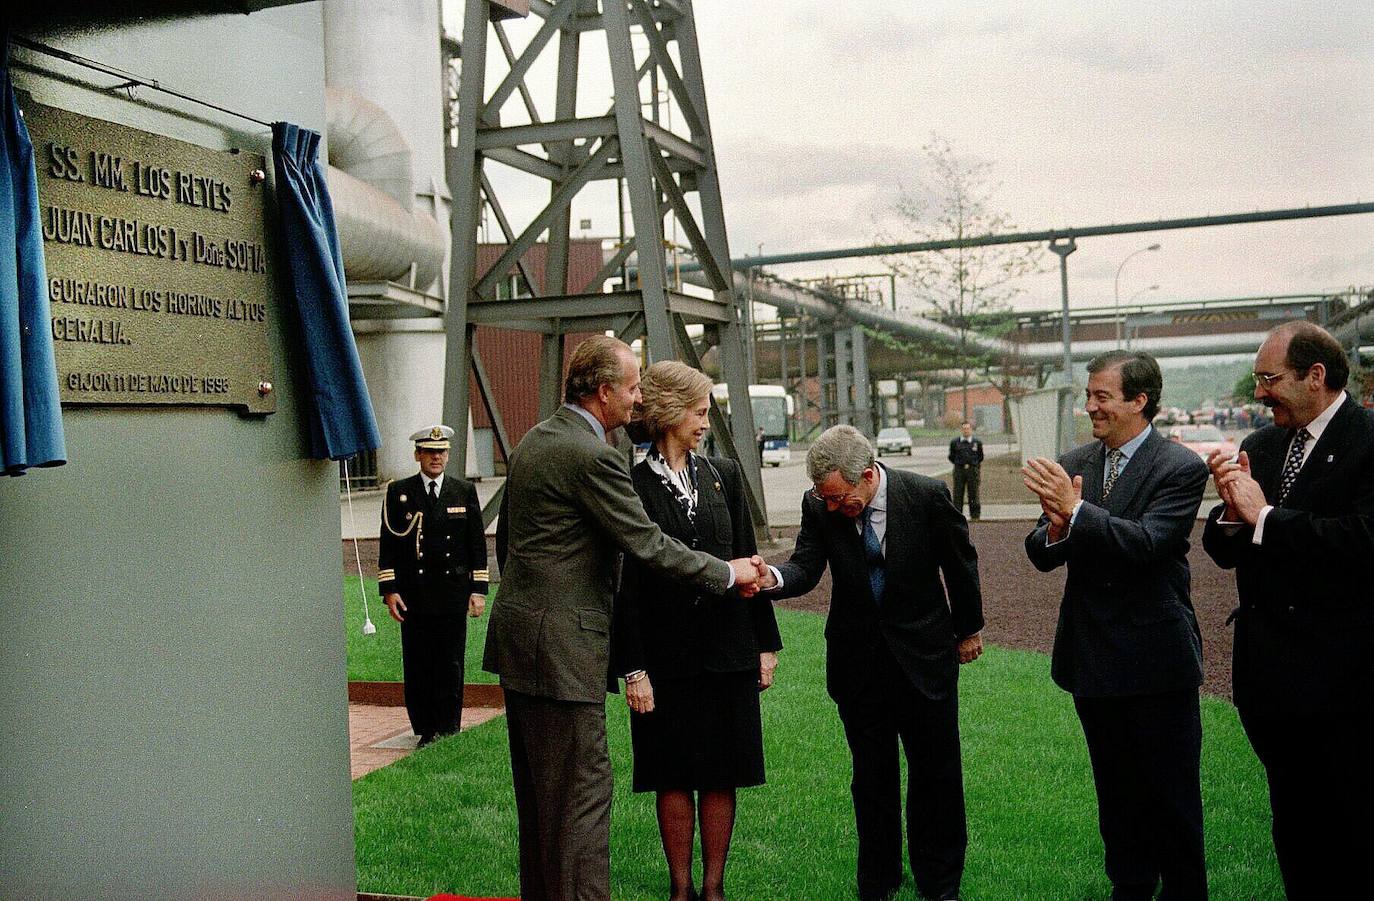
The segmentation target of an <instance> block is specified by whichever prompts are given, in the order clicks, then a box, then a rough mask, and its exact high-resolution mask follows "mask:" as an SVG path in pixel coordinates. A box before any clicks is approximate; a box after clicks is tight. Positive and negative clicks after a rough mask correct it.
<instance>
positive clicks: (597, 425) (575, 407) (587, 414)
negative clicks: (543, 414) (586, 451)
mask: <svg viewBox="0 0 1374 901" xmlns="http://www.w3.org/2000/svg"><path fill="white" fill-rule="evenodd" d="M563 406H565V407H567V408H568V409H569V410H572V411H573V412H574V413H576V414H577V415H578V416H581V417H582V418H583V419H585V420H587V422H589V423H591V425H592V431H593V432H596V437H597V438H600V439H601V440H602V441H605V440H606V427H605V426H604V425H602V424H601V420H599V419H597V418H596V417H595V416H593V415H592V414H591V411H590V410H588V409H587V408H586V407H584V406H582V405H581V404H564V405H563Z"/></svg>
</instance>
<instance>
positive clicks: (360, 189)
mask: <svg viewBox="0 0 1374 901" xmlns="http://www.w3.org/2000/svg"><path fill="white" fill-rule="evenodd" d="M325 103H326V105H325V113H326V117H327V121H328V126H327V127H328V133H329V169H328V179H329V193H330V195H331V197H332V199H333V202H334V218H335V221H336V224H337V225H338V229H339V243H340V245H341V247H342V250H343V258H344V270H345V274H346V275H347V276H348V278H350V279H354V280H357V281H373V282H375V281H403V282H407V283H410V282H411V275H410V273H411V267H412V266H414V267H415V277H414V281H413V284H414V285H416V286H419V287H424V286H427V285H430V284H431V283H433V282H434V281H435V279H437V278H438V277H439V273H440V271H441V269H442V267H443V262H444V253H445V251H446V249H447V248H446V244H447V240H446V237H445V234H444V231H443V229H442V228H441V227H440V225H439V223H438V221H437V220H436V219H435V218H434V217H433V216H432V215H430V214H429V213H427V212H424V211H421V210H413V209H412V208H411V207H412V203H413V198H414V193H413V188H412V183H413V172H412V162H411V152H410V144H409V143H408V142H407V141H406V139H405V136H404V135H402V134H401V132H400V130H399V129H398V128H397V127H396V124H395V123H394V122H393V121H392V120H391V117H390V116H388V115H387V114H386V112H385V111H384V110H383V109H382V108H381V107H379V106H377V105H376V104H375V103H372V102H371V101H368V100H365V99H364V98H362V97H360V96H358V95H357V94H354V93H352V92H350V91H344V90H339V89H336V88H330V89H329V90H328V92H327V94H326V96H325Z"/></svg>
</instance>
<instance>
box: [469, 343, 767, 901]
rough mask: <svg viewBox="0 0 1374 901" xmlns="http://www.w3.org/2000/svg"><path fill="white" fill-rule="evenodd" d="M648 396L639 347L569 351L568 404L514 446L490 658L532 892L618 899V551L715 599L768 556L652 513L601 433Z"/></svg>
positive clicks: (752, 588)
mask: <svg viewBox="0 0 1374 901" xmlns="http://www.w3.org/2000/svg"><path fill="white" fill-rule="evenodd" d="M639 399H640V395H639V361H638V359H637V358H636V357H635V355H634V352H633V351H631V350H630V348H629V346H628V345H626V344H625V343H623V342H621V341H618V340H616V339H615V338H608V337H606V336H603V335H598V336H596V337H593V338H589V339H588V340H586V341H584V342H583V343H582V344H580V345H579V346H578V348H577V350H576V351H575V352H574V353H573V356H572V360H571V362H570V365H569V369H568V377H567V380H566V382H565V385H564V400H565V403H564V405H563V406H562V407H561V408H560V409H559V410H558V411H557V412H556V413H554V415H553V416H550V417H549V418H548V419H546V420H544V421H543V422H541V423H539V424H538V425H536V426H535V427H534V428H533V429H531V430H530V431H529V433H528V434H526V435H525V437H524V438H523V439H522V440H521V441H520V444H519V446H518V447H516V449H515V452H514V453H513V454H512V455H511V460H510V466H509V470H508V473H507V479H506V490H505V494H504V496H503V498H502V501H501V518H500V523H499V525H498V527H497V533H496V555H497V560H498V562H499V563H500V565H501V577H502V578H501V587H500V589H499V591H498V593H497V595H496V600H495V602H494V604H493V607H492V615H491V625H490V627H489V628H488V631H487V644H486V650H485V653H484V655H483V659H482V666H483V668H484V669H486V670H487V671H488V672H492V673H495V674H497V675H499V676H500V677H501V686H502V688H503V689H504V691H505V699H506V727H507V729H508V732H509V737H510V755H511V774H512V778H513V779H514V782H515V802H516V807H517V812H518V815H519V819H520V897H521V898H522V899H524V901H574V899H576V901H600V899H608V898H609V897H610V819H611V762H610V756H609V754H608V753H607V749H606V708H605V701H606V692H607V690H608V689H609V690H611V691H614V690H615V682H614V680H613V678H612V677H611V675H610V632H611V602H612V595H613V593H614V591H615V587H616V586H615V581H616V573H617V563H618V560H619V557H620V554H621V553H622V552H623V553H626V554H630V555H631V556H633V557H635V558H636V559H637V560H639V561H641V562H642V563H643V564H644V565H645V566H648V567H649V568H651V569H653V570H654V571H656V572H658V573H661V574H662V575H664V576H667V577H669V578H673V579H678V580H681V581H684V582H689V583H691V584H694V585H697V586H700V587H701V588H702V589H704V590H706V591H708V592H710V593H713V594H723V593H725V592H726V591H727V590H729V589H730V588H732V587H734V588H735V589H736V590H737V591H738V593H739V594H740V595H752V594H754V593H755V592H756V591H757V584H758V578H759V572H758V570H759V568H760V567H761V566H762V562H763V561H762V560H760V559H759V558H757V557H755V558H752V559H748V558H742V559H739V560H733V561H730V562H729V563H726V562H725V561H723V560H719V559H717V558H715V557H712V556H710V555H709V554H703V553H700V552H698V551H694V550H691V549H690V548H688V547H687V546H685V545H683V544H682V543H680V542H678V541H675V540H674V539H672V538H669V537H667V536H666V535H664V534H663V532H662V531H660V530H659V527H658V526H657V525H655V524H654V523H653V522H652V521H651V520H650V519H649V517H648V515H647V514H646V513H645V512H644V507H643V505H642V504H641V503H640V500H639V497H638V495H636V494H635V491H634V487H633V484H632V483H631V480H630V472H629V469H628V468H627V466H626V460H625V456H624V454H622V453H621V452H620V451H618V450H616V449H615V448H613V447H611V446H610V445H608V444H607V443H606V440H605V438H606V434H607V433H608V432H610V431H612V430H614V429H616V428H619V427H620V426H623V425H625V424H626V423H627V422H629V421H630V413H631V411H632V410H633V408H634V405H635V403H637V402H638V401H639Z"/></svg>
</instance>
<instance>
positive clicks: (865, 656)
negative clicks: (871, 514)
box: [769, 467, 983, 703]
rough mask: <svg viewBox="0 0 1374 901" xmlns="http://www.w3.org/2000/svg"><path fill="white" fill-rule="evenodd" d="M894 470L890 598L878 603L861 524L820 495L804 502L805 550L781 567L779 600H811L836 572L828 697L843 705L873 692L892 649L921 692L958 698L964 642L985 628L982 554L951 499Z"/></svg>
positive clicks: (828, 634)
mask: <svg viewBox="0 0 1374 901" xmlns="http://www.w3.org/2000/svg"><path fill="white" fill-rule="evenodd" d="M884 470H885V471H886V473H887V532H886V536H885V539H886V540H885V544H886V548H885V551H884V560H885V562H886V569H887V572H886V579H885V581H884V588H883V596H882V598H880V599H879V598H874V597H873V589H872V588H871V587H870V584H869V580H868V564H867V562H866V561H865V559H864V550H863V539H862V538H861V537H860V535H859V530H858V526H857V525H856V521H855V520H854V519H851V518H849V517H847V516H845V515H844V514H842V513H839V512H834V513H832V512H829V511H827V510H826V508H825V502H824V501H820V500H818V499H816V498H814V497H812V496H811V494H810V493H807V494H806V495H805V496H804V497H803V498H802V525H801V532H800V533H799V534H798V535H797V546H796V550H795V551H793V553H792V557H791V559H789V560H788V561H787V562H786V563H784V564H783V565H782V566H780V567H778V569H779V571H780V572H781V573H782V577H783V587H782V589H781V590H779V591H776V592H770V593H769V596H770V597H796V596H798V595H803V594H806V593H807V592H808V591H810V590H811V589H812V588H814V587H815V586H816V582H817V581H819V580H820V577H821V573H823V572H824V571H825V568H826V566H827V565H828V566H829V567H830V577H831V580H832V581H833V588H834V590H833V593H832V594H831V598H830V613H829V615H828V616H827V617H826V622H825V641H826V688H827V690H828V691H829V692H830V696H831V697H832V698H833V699H834V700H835V701H836V702H840V703H843V702H844V701H845V700H847V699H849V698H852V697H854V696H855V695H857V694H858V693H859V692H861V691H863V690H864V688H865V686H866V685H867V683H868V681H869V679H870V678H871V676H872V673H873V656H874V652H875V650H876V649H878V648H879V647H880V646H881V645H884V644H885V645H886V646H887V648H888V650H889V651H891V653H892V656H893V657H894V658H895V659H896V660H897V663H898V665H899V666H901V668H902V671H903V672H904V673H906V676H907V678H908V679H909V680H910V681H911V684H912V685H913V686H914V687H915V688H916V690H918V691H920V692H921V693H922V694H923V695H925V696H926V697H929V698H932V699H935V700H940V699H942V698H944V697H946V696H948V694H949V693H950V692H952V691H954V690H955V689H956V688H957V686H958V681H959V672H958V671H959V660H958V654H957V652H956V645H957V644H958V641H959V640H960V639H962V638H967V637H968V636H970V635H973V634H974V633H976V632H978V631H979V630H980V629H982V628H983V599H982V594H981V591H980V589H979V586H978V552H977V551H975V550H974V549H973V545H972V544H971V543H970V542H969V537H968V523H967V522H966V521H965V520H964V517H963V515H962V514H961V513H960V512H959V511H958V510H956V509H954V504H953V503H951V501H950V497H949V489H948V488H947V487H946V486H945V484H944V483H943V482H939V481H936V480H935V479H930V478H926V477H925V476H921V475H916V474H914V473H909V472H904V471H902V470H897V469H892V468H890V467H884ZM941 576H943V577H944V583H943V584H941V581H940V579H941ZM946 588H948V592H949V593H948V596H946V593H945V592H946Z"/></svg>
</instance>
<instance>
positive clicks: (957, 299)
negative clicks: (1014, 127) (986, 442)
mask: <svg viewBox="0 0 1374 901" xmlns="http://www.w3.org/2000/svg"><path fill="white" fill-rule="evenodd" d="M921 149H922V152H923V153H924V155H925V159H926V162H927V167H928V170H929V172H928V174H927V176H926V177H925V178H924V179H922V182H921V184H920V186H919V188H918V189H917V190H915V191H910V190H907V189H905V188H903V189H902V190H901V191H900V192H899V193H898V195H897V198H896V199H895V200H894V201H893V203H892V212H893V214H895V217H896V218H897V219H898V220H899V221H900V223H901V224H900V229H901V233H902V235H901V237H900V238H898V239H897V240H896V241H891V240H884V243H897V242H898V241H900V242H901V243H908V242H918V241H940V240H947V239H951V238H952V239H969V238H977V237H981V236H983V235H991V234H998V233H1005V232H1010V231H1014V230H1015V226H1014V225H1013V223H1012V221H1011V218H1010V217H1009V216H1007V215H1006V214H1005V213H1000V212H997V211H996V210H995V209H993V207H992V195H993V194H994V192H995V191H996V189H997V188H998V187H999V185H997V184H996V183H993V182H991V181H990V175H991V169H992V164H991V163H989V162H987V161H985V160H977V159H973V158H971V157H966V156H961V155H960V154H958V153H957V152H956V151H955V150H954V148H953V147H952V146H951V145H950V143H949V142H948V141H947V140H945V139H944V138H941V137H940V136H938V135H932V136H931V139H930V142H929V143H928V144H926V145H925V146H924V147H923V148H921ZM1043 254H1044V248H1042V247H1041V246H1040V245H1037V244H1000V245H992V246H985V247H953V248H949V249H947V250H929V251H923V252H921V253H912V254H904V255H902V256H899V257H893V258H889V259H888V260H887V263H888V265H889V266H891V267H892V268H893V270H894V271H896V272H897V273H898V274H899V275H900V276H901V277H902V278H903V279H904V280H905V281H906V282H907V283H908V284H909V285H911V286H912V287H913V288H914V293H915V295H916V297H917V298H918V299H919V300H921V301H923V302H925V303H926V304H928V305H929V306H930V307H932V308H933V309H934V310H935V312H936V314H937V316H938V318H940V319H941V320H943V321H944V322H946V323H948V324H949V325H950V326H952V327H953V328H955V329H957V330H958V332H959V360H960V367H959V368H960V372H961V374H962V379H961V383H962V385H963V408H964V418H965V419H969V418H970V412H969V405H968V373H969V363H970V359H969V353H968V333H969V329H970V327H971V320H973V319H974V317H977V316H979V315H980V314H985V313H993V312H997V311H1001V310H1005V309H1007V308H1008V306H1009V305H1010V303H1011V300H1012V298H1014V297H1016V296H1017V295H1018V294H1020V293H1021V291H1022V288H1021V287H1020V286H1019V284H1018V282H1019V281H1020V279H1021V278H1022V277H1024V276H1026V275H1030V274H1032V273H1035V272H1039V271H1041V270H1042V266H1041V259H1042V257H1043Z"/></svg>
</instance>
